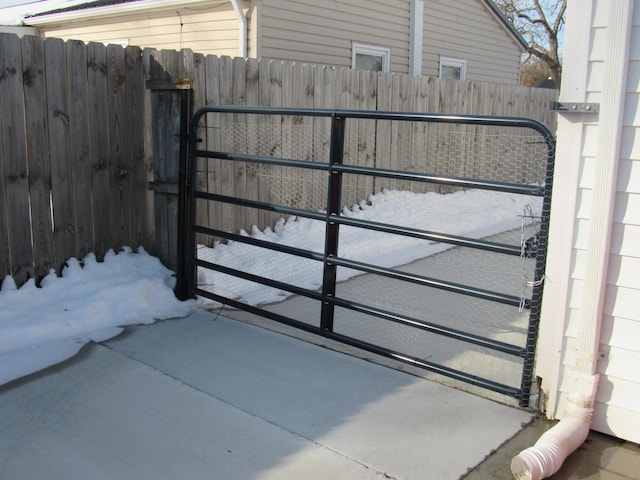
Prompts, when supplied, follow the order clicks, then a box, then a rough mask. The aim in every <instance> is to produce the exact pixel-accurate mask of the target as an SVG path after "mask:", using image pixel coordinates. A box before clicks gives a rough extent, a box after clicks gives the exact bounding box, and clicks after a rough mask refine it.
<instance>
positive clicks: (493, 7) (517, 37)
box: [480, 0, 529, 53]
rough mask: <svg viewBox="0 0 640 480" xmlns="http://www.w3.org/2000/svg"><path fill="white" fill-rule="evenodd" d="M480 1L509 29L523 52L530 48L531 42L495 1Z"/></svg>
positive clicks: (508, 31)
mask: <svg viewBox="0 0 640 480" xmlns="http://www.w3.org/2000/svg"><path fill="white" fill-rule="evenodd" d="M480 1H481V2H482V3H483V4H484V5H485V7H486V8H487V10H489V12H490V13H492V14H493V16H494V17H495V18H496V20H498V21H499V22H500V23H501V24H502V26H503V27H504V28H505V29H506V30H507V33H508V34H509V36H511V37H512V38H513V39H514V40H515V42H516V43H517V44H518V45H519V46H520V49H521V50H522V53H524V52H526V51H527V50H529V44H528V43H527V42H526V41H525V39H524V38H522V35H520V34H519V33H518V30H516V27H515V26H514V25H513V23H511V22H510V21H509V20H507V17H505V16H504V13H502V11H500V9H499V8H498V7H497V6H496V4H495V3H493V1H492V0H480Z"/></svg>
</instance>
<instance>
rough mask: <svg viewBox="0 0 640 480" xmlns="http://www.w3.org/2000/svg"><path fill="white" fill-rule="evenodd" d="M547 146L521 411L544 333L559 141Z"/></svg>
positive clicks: (550, 141) (550, 137) (548, 141)
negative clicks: (540, 331) (543, 315)
mask: <svg viewBox="0 0 640 480" xmlns="http://www.w3.org/2000/svg"><path fill="white" fill-rule="evenodd" d="M544 137H545V138H544V140H545V142H546V144H547V170H546V172H545V186H544V196H543V199H542V214H541V219H540V234H539V237H538V252H537V255H536V266H535V272H534V276H533V280H534V286H533V291H532V292H531V304H530V305H531V308H530V311H529V328H528V330H527V339H526V345H525V357H524V362H523V367H522V382H521V384H520V391H521V392H522V393H521V397H520V399H519V403H520V406H521V407H528V406H529V396H530V395H531V384H532V382H533V373H534V368H535V355H536V346H537V342H538V334H539V330H540V313H541V310H542V293H543V290H544V275H545V266H546V263H547V243H548V241H549V220H550V216H551V193H552V187H553V171H554V167H555V159H556V144H555V138H554V137H553V135H552V134H551V132H549V131H548V132H547V133H546V135H544Z"/></svg>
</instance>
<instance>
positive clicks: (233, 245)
mask: <svg viewBox="0 0 640 480" xmlns="http://www.w3.org/2000/svg"><path fill="white" fill-rule="evenodd" d="M527 206H530V207H531V208H532V210H533V212H534V214H535V215H540V211H541V206H542V199H541V198H540V197H533V196H525V195H515V194H508V193H500V192H492V191H486V190H466V191H459V192H456V193H451V194H448V195H442V194H437V193H414V192H409V191H394V190H391V191H384V192H382V193H378V194H375V195H372V196H370V197H369V199H368V201H367V202H362V203H361V204H360V205H357V206H355V207H354V208H352V209H350V210H345V211H344V212H343V215H344V216H345V217H352V218H357V219H363V220H370V221H375V222H379V223H387V224H392V225H401V226H405V227H412V228H416V229H422V230H428V231H432V232H440V233H448V234H452V235H461V236H467V237H472V238H483V237H486V236H489V235H494V234H497V233H501V232H504V231H507V230H511V229H514V228H519V227H520V226H521V224H522V216H523V213H524V209H525V207H527ZM324 229H325V224H324V222H321V221H318V220H311V219H308V218H296V217H291V218H289V219H288V220H286V221H285V220H284V219H282V220H281V221H280V222H278V223H277V224H276V225H275V227H274V228H273V229H271V228H267V229H265V230H264V231H259V230H258V229H257V228H254V229H253V230H252V231H251V233H250V235H251V237H254V238H257V239H261V240H264V241H269V242H274V243H279V244H284V245H289V246H292V247H298V248H302V249H306V250H311V251H314V252H318V253H322V252H323V251H324V239H325V238H324V237H325V233H324ZM241 233H243V234H244V235H249V234H248V233H246V232H241ZM448 248H451V245H447V244H443V243H436V242H425V241H424V240H420V239H416V238H411V237H402V236H399V235H393V234H389V233H382V232H376V231H373V230H366V229H362V228H356V227H347V226H341V227H340V246H339V256H340V257H344V258H348V259H351V260H357V261H360V262H365V263H371V264H374V265H380V266H383V267H395V266H398V265H403V264H406V263H409V262H412V261H414V260H417V259H420V258H424V257H427V256H429V255H433V254H435V253H438V252H441V251H443V250H446V249H448ZM197 255H198V258H199V259H202V260H205V261H209V262H211V263H215V264H220V265H224V266H227V267H231V268H235V269H238V270H241V271H243V272H248V273H252V274H255V275H260V276H263V277H267V278H271V279H275V280H278V281H281V282H285V283H288V284H292V285H296V286H299V287H302V288H307V289H311V290H314V289H318V288H320V287H321V285H322V263H321V262H318V261H315V260H310V259H306V258H301V257H295V256H292V255H287V254H284V253H279V252H275V251H269V250H266V249H262V248H259V247H254V246H252V245H247V244H243V243H239V242H229V243H227V244H218V245H215V246H214V248H207V247H205V246H202V245H201V246H199V248H198V252H197ZM359 273H360V272H358V271H356V270H353V269H346V268H339V269H338V281H342V280H346V279H348V278H350V277H353V276H355V275H358V274H359ZM198 284H199V286H200V287H201V288H203V289H205V290H208V291H211V292H213V293H216V294H219V295H222V296H225V297H228V298H234V299H238V300H239V301H241V302H243V303H247V304H249V305H258V304H261V303H269V302H274V301H279V300H282V299H283V298H284V297H286V296H288V295H290V293H289V292H285V291H278V290H276V289H273V288H269V287H265V286H263V285H260V284H256V283H252V282H249V281H246V280H242V279H240V278H236V277H231V276H228V275H225V274H222V273H219V272H215V271H213V270H205V269H200V270H199V271H198Z"/></svg>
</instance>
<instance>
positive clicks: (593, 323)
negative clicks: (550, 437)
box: [537, 0, 640, 442]
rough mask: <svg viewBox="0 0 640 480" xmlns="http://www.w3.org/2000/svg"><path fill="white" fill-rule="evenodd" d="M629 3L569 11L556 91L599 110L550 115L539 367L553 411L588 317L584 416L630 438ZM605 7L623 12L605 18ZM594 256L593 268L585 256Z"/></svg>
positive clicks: (639, 342) (633, 184) (639, 20)
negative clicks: (590, 334) (551, 173)
mask: <svg viewBox="0 0 640 480" xmlns="http://www.w3.org/2000/svg"><path fill="white" fill-rule="evenodd" d="M630 3H631V7H630V8H633V15H632V16H629V15H627V14H626V13H625V15H621V14H617V15H616V14H615V12H616V9H618V8H624V7H623V5H626V4H627V2H622V1H621V2H620V3H619V4H618V3H617V2H615V3H611V2H606V1H604V0H591V1H589V2H584V3H583V2H576V1H575V0H574V3H573V4H572V3H571V2H570V10H569V11H568V13H567V18H568V20H567V32H566V48H567V50H566V51H565V66H564V72H565V74H564V75H563V86H562V91H561V95H560V101H561V102H562V101H564V102H571V101H574V102H583V101H587V102H597V103H599V104H600V113H599V114H598V115H579V114H578V115H577V116H576V114H563V115H561V116H560V118H559V120H558V142H559V143H558V155H557V158H558V159H562V162H560V161H558V162H557V163H556V177H555V186H554V188H555V197H554V202H553V205H552V209H551V227H550V237H549V256H548V262H547V280H546V284H545V294H544V300H543V308H542V325H541V327H542V329H541V336H540V339H539V348H538V359H539V360H538V368H537V372H538V375H539V376H540V377H541V378H542V387H543V390H544V392H545V394H546V397H547V399H548V401H547V404H546V408H547V415H548V416H549V417H550V418H558V417H561V416H562V412H563V411H564V408H565V405H566V402H567V396H568V395H569V394H570V393H572V391H573V389H575V387H576V385H575V383H572V379H571V375H570V374H569V372H570V371H572V370H574V369H576V368H577V367H578V366H579V365H580V364H581V362H585V361H592V360H594V359H592V358H585V356H584V355H580V354H578V353H577V352H579V351H580V349H581V348H582V347H584V345H585V332H586V331H588V330H590V329H591V327H595V332H596V335H595V336H594V339H593V344H594V345H595V346H597V348H598V355H597V356H596V358H595V361H596V367H595V369H596V373H598V374H599V375H600V381H599V387H598V391H597V395H596V403H595V406H594V409H595V411H594V418H593V424H592V427H593V428H594V429H595V430H597V431H600V432H603V433H607V434H610V435H615V436H618V437H620V438H624V439H627V440H631V441H634V442H640V429H638V425H640V404H639V403H638V401H637V399H638V398H640V369H638V365H640V310H639V309H638V305H640V276H638V273H637V272H638V270H639V269H640V214H639V212H640V109H639V108H638V105H640V0H635V1H634V0H630ZM629 17H630V18H631V20H627V19H628V18H629ZM572 18H573V19H575V20H574V23H572ZM612 19H618V20H620V19H624V20H623V21H621V22H619V23H618V24H615V25H613V24H612V21H613V20H612ZM628 21H630V22H631V25H630V31H631V33H630V36H629V38H621V36H622V35H624V29H623V28H621V25H620V24H622V26H624V25H625V22H628ZM616 41H617V42H620V43H621V44H622V46H624V45H625V42H626V48H628V54H627V55H626V56H621V60H620V61H619V63H615V59H612V57H615V55H614V53H615V52H616V51H623V52H625V51H626V50H624V49H622V48H614V47H612V45H615V42H616ZM585 45H590V47H589V49H586V48H584V46H585ZM617 78H619V79H620V80H619V82H617V81H616V80H617ZM609 120H611V122H610V121H609ZM618 122H619V124H620V128H618V126H617V125H616V123H618ZM607 172H610V178H611V181H610V186H607V184H606V182H604V180H603V176H604V175H603V174H606V173H607ZM606 190H608V191H606ZM608 198H610V201H608ZM603 202H606V203H610V207H609V210H608V211H607V210H605V209H603V206H602V205H603ZM603 212H604V213H606V214H607V215H606V217H603V216H602V213H603ZM598 236H603V238H604V242H602V248H597V247H598V241H597V239H598ZM598 258H602V266H603V268H602V270H601V272H600V275H601V278H598V273H599V272H598V270H597V269H596V270H594V268H593V265H594V261H597V259H598ZM594 285H595V286H597V288H595V289H594ZM587 340H588V339H587Z"/></svg>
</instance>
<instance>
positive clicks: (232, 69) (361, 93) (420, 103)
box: [149, 51, 557, 241]
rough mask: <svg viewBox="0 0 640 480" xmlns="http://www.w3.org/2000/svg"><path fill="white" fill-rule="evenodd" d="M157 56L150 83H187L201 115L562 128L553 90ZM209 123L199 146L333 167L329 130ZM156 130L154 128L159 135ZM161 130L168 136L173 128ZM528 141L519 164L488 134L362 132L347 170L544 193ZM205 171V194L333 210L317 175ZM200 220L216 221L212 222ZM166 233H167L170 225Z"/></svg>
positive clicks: (225, 219)
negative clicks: (305, 112) (357, 115)
mask: <svg viewBox="0 0 640 480" xmlns="http://www.w3.org/2000/svg"><path fill="white" fill-rule="evenodd" d="M149 55H150V61H151V62H152V65H153V64H157V65H159V67H156V68H153V66H152V68H151V72H152V82H153V81H154V80H155V82H156V83H159V84H162V82H163V81H164V82H166V81H167V79H174V82H175V83H176V84H177V85H179V86H181V87H184V85H185V84H186V82H185V79H187V80H188V81H189V82H190V83H188V84H189V85H190V86H191V87H192V89H193V107H194V111H195V110H197V109H198V108H200V107H201V106H204V105H207V104H208V105H260V106H270V107H297V108H325V109H332V108H341V109H356V110H379V111H406V112H430V113H447V114H476V115H497V116H520V117H530V118H534V119H536V120H538V121H540V122H542V123H544V124H545V125H547V126H548V127H549V128H550V129H551V130H552V131H553V130H554V128H555V117H556V115H555V113H554V112H553V111H551V110H550V108H549V107H550V104H551V103H552V102H553V101H555V100H557V91H555V90H544V89H534V88H526V87H517V86H512V85H501V84H490V83H481V82H473V81H459V80H441V79H438V78H433V77H420V76H411V75H404V74H395V73H376V72H367V71H356V70H351V69H348V68H338V67H332V66H323V65H307V64H299V63H291V62H282V61H273V60H256V59H247V60H245V59H242V58H230V57H215V56H204V55H200V54H197V53H195V54H194V53H193V52H191V51H181V52H176V51H162V52H151V53H149ZM154 75H155V76H156V77H157V78H154ZM164 94H166V92H165V93H164ZM176 98H177V97H176ZM154 105H155V102H154ZM158 108H159V107H158ZM177 122H178V119H177V118H176V122H175V125H174V126H173V127H172V128H171V129H170V132H172V133H171V137H172V138H177V134H176V132H179V126H178V124H177ZM207 122H208V124H206V125H203V128H202V129H200V131H199V132H198V133H197V135H198V136H199V137H201V138H202V141H203V144H204V145H203V146H205V147H207V148H209V149H213V150H218V151H227V152H236V153H249V154H255V155H270V156H279V157H284V158H300V159H304V160H309V159H313V160H318V161H325V162H326V161H327V159H328V145H329V131H328V128H327V126H328V123H327V122H325V121H324V120H318V119H313V118H309V117H306V118H305V117H287V116H282V117H281V116H274V117H263V118H259V116H255V115H245V116H241V115H232V114H229V115H224V114H222V115H221V114H218V115H212V116H208V117H207ZM158 126H159V124H158V123H156V124H155V125H154V128H157V127H158ZM161 128H164V129H166V128H167V124H166V123H165V124H164V126H163V127H161ZM529 134H530V133H529ZM162 135H163V132H162V130H157V131H156V132H155V133H154V137H161V136H162ZM524 135H525V136H524V137H522V138H521V139H520V140H519V143H518V147H517V148H518V152H516V154H513V152H511V150H513V149H514V142H513V141H511V140H507V141H505V138H504V137H502V136H500V135H499V134H498V133H497V132H496V131H495V130H492V129H491V128H487V127H473V128H472V127H460V126H445V125H441V126H434V125H432V126H429V127H427V126H426V125H424V124H422V125H402V124H401V122H394V123H393V124H391V123H389V122H386V123H385V122H371V121H369V122H367V121H360V120H358V121H354V122H351V124H349V125H347V134H346V137H347V138H346V141H345V143H346V145H345V162H347V163H351V164H355V165H360V166H372V167H373V166H375V167H379V168H380V167H381V168H390V169H398V170H408V171H423V172H428V173H435V174H440V175H452V176H463V177H465V176H466V177H473V178H485V179H494V180H498V181H513V182H523V183H526V182H531V183H540V182H542V181H543V179H544V168H545V165H544V162H539V165H532V163H531V162H530V161H529V162H528V161H527V160H531V159H533V158H534V157H535V158H540V156H539V155H531V154H529V153H530V152H528V151H527V150H528V149H535V148H536V147H535V146H529V145H528V144H527V142H528V140H527V138H526V135H527V133H526V132H525V133H524ZM543 148H544V146H543ZM166 158H167V159H169V158H170V157H169V156H167V157H166ZM542 158H544V155H543V157H542ZM156 160H158V157H156ZM170 161H171V164H172V165H173V167H170V168H164V167H162V168H161V170H163V171H165V172H166V174H167V177H166V178H157V181H159V185H158V187H157V189H156V192H157V194H156V200H157V201H158V198H159V196H166V195H170V193H167V192H168V189H167V185H168V184H173V185H174V186H175V184H176V183H177V175H178V170H177V162H176V161H175V156H174V157H173V159H171V160H170ZM197 168H198V175H197V182H198V189H200V190H203V191H211V192H216V193H223V194H225V195H229V196H239V197H246V196H247V195H248V194H251V196H252V197H253V198H258V199H260V200H261V201H265V202H273V203H278V204H284V205H287V206H297V207H301V208H318V209H321V208H324V207H325V205H324V202H325V194H326V179H325V178H319V175H320V174H319V173H318V172H311V171H309V172H304V173H302V172H294V171H293V170H294V169H288V168H286V167H282V168H280V167H269V168H265V167H264V166H260V167H257V166H256V165H255V164H244V163H242V162H235V163H234V164H233V165H232V164H230V163H229V162H216V161H204V160H200V161H199V164H198V166H197ZM156 172H158V168H157V169H156ZM405 183H406V182H405ZM405 183H402V182H397V181H393V180H391V181H389V180H387V181H380V180H378V179H372V178H367V179H354V185H353V186H351V188H349V189H347V190H346V191H345V194H344V195H343V203H344V205H345V206H347V207H350V206H352V205H354V204H356V203H358V202H360V201H362V200H366V199H367V197H368V196H369V195H370V194H371V193H374V192H376V191H379V190H381V189H383V188H407V185H405ZM174 191H175V188H174ZM174 203H175V202H174ZM197 214H198V215H199V216H200V217H201V218H198V222H199V223H201V224H207V223H208V224H210V225H212V224H213V222H216V224H218V225H219V227H220V228H222V229H224V230H226V231H232V232H236V231H238V230H240V229H245V230H248V229H249V228H251V227H252V226H253V225H257V226H258V227H259V228H263V227H265V226H269V225H271V224H272V223H273V222H274V221H275V220H276V217H275V216H274V214H271V213H269V212H260V211H250V210H247V209H239V208H234V209H226V210H223V209H222V208H221V206H220V205H208V206H207V207H206V208H202V209H200V208H199V209H198V210H197ZM202 217H208V220H206V219H205V218H202ZM173 218H175V214H174V215H173ZM165 223H167V224H171V221H167V222H165ZM202 240H203V241H204V239H202Z"/></svg>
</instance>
